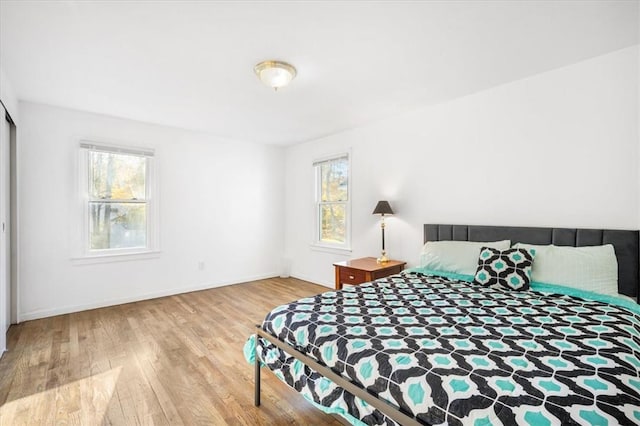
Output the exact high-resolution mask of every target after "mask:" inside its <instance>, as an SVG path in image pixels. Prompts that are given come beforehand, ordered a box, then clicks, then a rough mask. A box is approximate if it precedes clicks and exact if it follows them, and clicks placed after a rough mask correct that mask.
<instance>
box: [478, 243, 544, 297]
mask: <svg viewBox="0 0 640 426" xmlns="http://www.w3.org/2000/svg"><path fill="white" fill-rule="evenodd" d="M535 255H536V251H535V249H530V250H527V249H523V248H510V249H507V250H502V251H500V250H496V249H493V248H490V247H482V249H481V250H480V258H479V259H478V269H477V270H476V275H475V277H474V278H473V283H474V284H480V285H482V286H491V285H496V284H497V285H500V286H503V287H507V288H509V289H511V290H527V289H528V288H529V283H530V282H531V265H532V264H533V258H534V256H535Z"/></svg>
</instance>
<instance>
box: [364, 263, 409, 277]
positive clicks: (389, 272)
mask: <svg viewBox="0 0 640 426" xmlns="http://www.w3.org/2000/svg"><path fill="white" fill-rule="evenodd" d="M403 269H404V265H398V266H394V267H392V268H386V269H383V270H381V271H373V272H371V281H373V280H377V279H378V278H384V277H388V276H389V275H395V274H399V273H400V272H402V270H403Z"/></svg>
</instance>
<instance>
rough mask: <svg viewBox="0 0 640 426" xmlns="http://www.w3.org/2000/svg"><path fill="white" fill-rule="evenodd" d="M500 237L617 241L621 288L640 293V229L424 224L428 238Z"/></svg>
mask: <svg viewBox="0 0 640 426" xmlns="http://www.w3.org/2000/svg"><path fill="white" fill-rule="evenodd" d="M440 240H455V241H498V240H511V243H512V244H515V243H526V244H554V245H557V246H572V247H581V246H597V245H602V244H613V247H614V248H615V251H616V256H617V258H618V292H619V293H622V294H625V295H627V296H631V297H636V298H637V297H638V293H639V287H640V266H639V263H640V240H639V234H638V231H623V230H610V229H572V228H529V227H516V226H480V225H437V224H426V225H424V241H425V242H427V241H440Z"/></svg>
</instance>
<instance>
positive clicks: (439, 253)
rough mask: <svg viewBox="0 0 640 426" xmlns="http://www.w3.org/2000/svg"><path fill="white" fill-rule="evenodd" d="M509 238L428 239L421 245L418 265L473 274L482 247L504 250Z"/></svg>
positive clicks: (506, 247) (507, 246) (431, 268)
mask: <svg viewBox="0 0 640 426" xmlns="http://www.w3.org/2000/svg"><path fill="white" fill-rule="evenodd" d="M510 246H511V241H510V240H503V241H494V242H475V241H429V242H427V243H426V244H425V245H424V246H423V247H422V253H421V256H420V266H421V267H423V268H426V269H429V270H432V271H443V272H453V273H456V274H463V275H473V274H475V272H476V268H477V267H478V255H479V254H480V249H481V248H482V247H491V248H495V249H498V250H506V249H508V248H509V247H510Z"/></svg>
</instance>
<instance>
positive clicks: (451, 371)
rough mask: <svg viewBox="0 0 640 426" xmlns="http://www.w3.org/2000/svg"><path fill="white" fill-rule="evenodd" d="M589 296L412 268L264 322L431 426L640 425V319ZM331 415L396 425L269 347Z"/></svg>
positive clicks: (267, 356)
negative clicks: (512, 287) (484, 283)
mask: <svg viewBox="0 0 640 426" xmlns="http://www.w3.org/2000/svg"><path fill="white" fill-rule="evenodd" d="M638 312H640V311H636V312H633V311H632V310H630V309H627V308H624V307H621V306H616V305H613V304H608V303H604V302H601V301H597V300H589V299H586V298H582V297H577V296H570V295H562V294H556V293H542V292H537V291H524V292H514V291H508V290H501V289H496V288H490V287H480V286H476V285H473V284H470V283H466V282H462V281H456V280H451V279H447V278H441V277H434V276H424V275H421V274H411V273H406V274H402V275H395V276H392V277H388V278H384V279H380V280H378V281H375V282H373V283H369V284H364V285H361V286H356V287H348V288H346V289H344V290H341V291H329V292H326V293H323V294H319V295H317V296H315V297H309V298H305V299H300V300H298V301H295V302H293V303H289V304H287V305H282V306H279V307H277V308H276V309H274V310H273V311H271V312H270V313H269V314H268V315H267V317H266V318H265V320H264V323H263V324H262V327H263V329H264V330H266V331H267V332H269V333H271V334H272V335H274V336H276V337H277V338H279V339H280V340H282V341H284V342H286V343H288V344H290V345H292V346H294V347H295V348H296V349H298V350H299V351H301V352H303V353H305V354H307V355H309V356H311V357H313V358H314V359H316V360H318V361H319V362H320V363H322V364H324V365H326V366H328V367H330V368H331V369H333V370H334V371H335V372H337V373H339V374H341V375H342V376H343V377H345V378H347V379H349V380H350V381H352V382H353V383H355V384H357V385H359V386H361V387H362V388H364V389H366V390H367V391H369V392H370V393H371V394H373V395H375V396H377V397H378V398H381V399H384V400H387V401H389V402H391V403H392V404H393V405H395V406H397V407H399V408H400V410H401V411H403V412H404V413H405V414H407V415H409V416H411V417H414V418H416V419H417V420H418V421H419V422H421V423H424V424H426V425H440V424H449V425H514V424H518V425H559V424H562V425H573V424H580V425H585V424H586V425H615V424H623V425H624V424H640V374H639V371H640V315H638ZM258 354H259V357H260V359H261V360H262V361H263V362H264V363H265V364H266V365H267V366H268V367H269V368H270V369H271V370H273V371H274V372H275V373H276V375H277V376H278V377H280V378H281V379H282V380H284V381H285V382H286V383H287V384H289V385H290V386H291V387H293V388H294V389H296V390H297V391H298V392H300V393H302V394H303V395H304V396H305V398H307V399H308V400H310V401H312V402H313V403H315V404H316V405H318V406H321V407H323V409H324V410H325V411H327V412H335V413H340V414H343V415H344V416H345V417H347V418H348V419H349V420H350V421H351V422H352V423H354V424H361V423H364V424H368V425H393V424H395V423H394V422H393V421H392V420H391V419H389V418H387V417H385V416H384V415H383V414H382V413H380V412H379V411H377V410H375V409H374V408H373V407H371V406H370V405H368V404H366V403H365V402H364V401H362V400H360V399H358V398H355V397H354V396H353V395H351V394H349V393H348V392H346V391H344V390H343V389H342V388H340V387H338V386H336V385H335V384H334V383H333V382H331V381H329V380H328V379H326V378H324V377H322V376H321V375H319V374H318V373H317V372H315V371H313V370H311V369H310V368H309V367H307V366H305V365H303V364H302V363H301V362H300V361H298V360H295V359H294V358H292V357H291V356H289V355H288V354H286V353H285V352H283V351H281V350H279V349H278V348H276V347H274V346H273V345H271V344H269V343H268V342H267V341H266V340H260V341H259V342H258Z"/></svg>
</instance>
